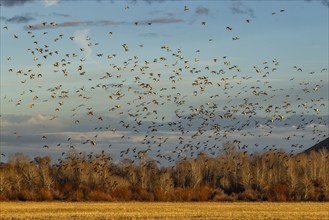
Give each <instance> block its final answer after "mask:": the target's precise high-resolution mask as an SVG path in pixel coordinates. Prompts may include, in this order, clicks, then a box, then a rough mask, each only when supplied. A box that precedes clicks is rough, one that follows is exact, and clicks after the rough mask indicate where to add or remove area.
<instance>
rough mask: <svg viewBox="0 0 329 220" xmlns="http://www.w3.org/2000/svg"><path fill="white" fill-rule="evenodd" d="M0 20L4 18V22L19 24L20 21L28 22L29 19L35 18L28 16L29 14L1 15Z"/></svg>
mask: <svg viewBox="0 0 329 220" xmlns="http://www.w3.org/2000/svg"><path fill="white" fill-rule="evenodd" d="M1 20H4V21H5V22H6V23H12V24H21V23H28V22H30V21H33V20H35V18H33V17H31V16H29V15H26V16H24V15H18V16H14V17H11V18H6V17H1Z"/></svg>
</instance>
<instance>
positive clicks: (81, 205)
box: [0, 202, 329, 220]
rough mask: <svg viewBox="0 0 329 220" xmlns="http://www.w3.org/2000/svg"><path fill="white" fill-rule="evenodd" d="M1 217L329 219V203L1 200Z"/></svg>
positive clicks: (180, 219) (245, 219)
mask: <svg viewBox="0 0 329 220" xmlns="http://www.w3.org/2000/svg"><path fill="white" fill-rule="evenodd" d="M0 206H1V219H179V220H182V219H244V220H248V219H321V220H323V219H329V203H218V202H217V203H215V202H205V203H197V202H196V203H142V202H128V203H124V202H122V203H120V202H116V203H105V202H1V203H0Z"/></svg>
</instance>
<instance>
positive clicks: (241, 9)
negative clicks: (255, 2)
mask: <svg viewBox="0 0 329 220" xmlns="http://www.w3.org/2000/svg"><path fill="white" fill-rule="evenodd" d="M231 12H232V14H246V15H249V16H250V17H252V18H254V17H255V15H254V10H253V9H252V8H249V7H247V6H245V5H244V4H243V3H242V2H240V1H234V2H233V4H232V6H231Z"/></svg>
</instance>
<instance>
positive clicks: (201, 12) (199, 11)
mask: <svg viewBox="0 0 329 220" xmlns="http://www.w3.org/2000/svg"><path fill="white" fill-rule="evenodd" d="M195 13H196V14H198V15H207V14H208V13H209V9H208V8H206V7H203V6H199V7H197V8H196V10H195Z"/></svg>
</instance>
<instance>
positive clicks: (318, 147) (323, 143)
mask: <svg viewBox="0 0 329 220" xmlns="http://www.w3.org/2000/svg"><path fill="white" fill-rule="evenodd" d="M322 148H325V149H327V150H328V151H329V138H327V139H324V140H323V141H321V142H319V143H317V144H315V145H314V146H312V147H310V148H308V149H307V150H305V151H304V153H310V152H311V151H313V150H315V151H320V150H321V149H322Z"/></svg>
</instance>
